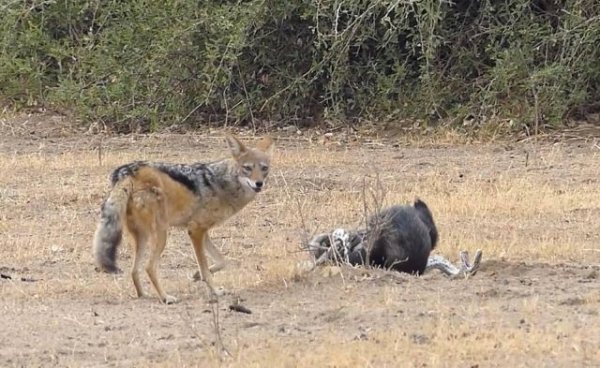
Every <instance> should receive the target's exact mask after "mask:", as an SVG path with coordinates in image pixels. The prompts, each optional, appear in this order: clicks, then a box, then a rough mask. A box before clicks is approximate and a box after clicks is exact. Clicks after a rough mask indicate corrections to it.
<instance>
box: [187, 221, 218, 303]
mask: <svg viewBox="0 0 600 368" xmlns="http://www.w3.org/2000/svg"><path fill="white" fill-rule="evenodd" d="M206 232H207V230H206V229H203V228H199V227H190V228H189V229H188V234H189V236H190V238H191V239H192V245H193V246H194V253H195V254H196V261H197V263H198V267H199V268H200V275H201V276H202V279H203V280H204V282H206V286H208V292H209V296H208V297H209V301H210V302H215V301H216V300H217V293H216V290H215V288H214V286H213V283H212V275H211V273H210V270H209V268H208V260H207V259H206V252H205V239H206Z"/></svg>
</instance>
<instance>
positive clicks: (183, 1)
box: [0, 0, 600, 129]
mask: <svg viewBox="0 0 600 368" xmlns="http://www.w3.org/2000/svg"><path fill="white" fill-rule="evenodd" d="M0 14H1V15H0V17H2V20H1V22H0V96H2V98H3V99H5V100H8V101H12V102H14V103H15V105H16V106H27V105H40V104H41V105H44V106H48V107H52V108H55V109H59V110H62V111H72V112H73V113H74V114H75V115H76V116H78V117H81V118H83V119H84V120H86V121H102V122H105V123H106V124H109V125H112V126H114V127H116V128H119V129H129V128H131V127H132V126H134V125H135V126H137V125H141V126H143V127H146V128H148V129H152V128H156V127H158V126H160V125H165V124H166V125H170V124H173V123H182V122H183V123H186V124H196V123H205V122H210V121H214V122H218V123H224V124H231V123H240V122H245V123H251V124H262V123H261V122H263V121H267V120H268V121H285V122H289V121H294V122H296V123H299V124H304V123H307V122H311V121H315V120H317V121H318V120H320V119H321V118H322V117H326V118H329V119H340V120H343V121H351V120H356V119H370V120H375V121H384V120H385V121H399V120H401V119H407V118H408V119H414V118H427V119H428V120H430V121H435V120H438V119H440V118H447V117H450V118H458V119H460V121H462V118H463V117H465V116H471V117H474V118H476V119H480V118H490V117H501V118H511V119H513V120H515V121H517V122H518V123H521V124H531V123H532V122H534V121H538V122H539V121H544V122H549V123H558V122H561V121H562V120H563V119H564V118H565V117H566V116H568V115H569V114H573V113H580V112H581V111H585V109H586V108H588V107H590V106H597V105H598V104H597V101H599V100H600V48H599V45H600V3H599V2H598V1H596V0H561V1H559V0H532V1H526V0H504V1H493V0H487V1H471V0H456V1H444V0H418V1H417V0H403V1H400V0H394V1H392V0H387V1H383V0H381V1H377V0H375V1H366V0H349V1H339V0H320V1H309V0H298V1H272V0H254V1H241V0H240V1H191V0H167V1H151V0H129V1H118V0H91V1H78V0H75V1H73V0H28V1H9V0H4V1H2V2H0Z"/></svg>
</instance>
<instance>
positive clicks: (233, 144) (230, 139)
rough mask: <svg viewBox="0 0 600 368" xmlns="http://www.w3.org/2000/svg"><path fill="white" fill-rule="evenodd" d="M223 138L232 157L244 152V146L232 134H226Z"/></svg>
mask: <svg viewBox="0 0 600 368" xmlns="http://www.w3.org/2000/svg"><path fill="white" fill-rule="evenodd" d="M225 139H226V140H227V145H228V146H229V150H230V151H231V154H232V155H233V157H239V156H240V155H241V154H242V153H244V152H246V146H244V144H243V143H242V142H240V140H239V139H237V138H236V137H234V136H233V135H230V134H227V135H226V136H225Z"/></svg>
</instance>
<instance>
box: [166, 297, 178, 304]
mask: <svg viewBox="0 0 600 368" xmlns="http://www.w3.org/2000/svg"><path fill="white" fill-rule="evenodd" d="M178 301H179V299H177V298H176V297H174V296H171V295H165V297H164V299H163V303H165V304H175V303H177V302H178Z"/></svg>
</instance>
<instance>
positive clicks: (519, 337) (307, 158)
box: [0, 132, 600, 367]
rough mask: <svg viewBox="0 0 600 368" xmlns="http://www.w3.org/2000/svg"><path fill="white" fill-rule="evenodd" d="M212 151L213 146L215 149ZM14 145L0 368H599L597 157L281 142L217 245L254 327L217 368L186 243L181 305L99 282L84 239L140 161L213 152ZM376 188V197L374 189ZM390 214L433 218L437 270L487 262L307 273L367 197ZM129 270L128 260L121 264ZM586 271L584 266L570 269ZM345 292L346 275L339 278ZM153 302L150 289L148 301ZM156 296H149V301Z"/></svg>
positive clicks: (577, 147) (231, 343)
mask: <svg viewBox="0 0 600 368" xmlns="http://www.w3.org/2000/svg"><path fill="white" fill-rule="evenodd" d="M216 135H217V136H221V133H220V132H217V134H216ZM99 142H100V140H99V138H98V137H93V138H92V139H91V140H87V139H84V138H74V137H66V138H54V139H49V140H41V141H40V140H34V139H29V138H28V139H25V138H15V139H13V140H8V139H5V140H4V141H2V148H1V150H0V170H1V171H2V172H3V175H2V177H1V178H0V200H1V201H0V233H1V234H2V238H1V240H0V272H2V273H5V274H11V275H13V276H15V277H16V278H18V277H31V278H33V279H35V280H38V281H36V282H20V281H18V279H16V278H15V279H14V280H12V281H8V280H0V294H1V295H2V301H1V302H0V325H2V326H4V327H3V328H4V329H5V333H4V335H3V336H0V365H3V366H13V365H15V366H16V365H27V366H36V365H49V364H58V365H61V366H81V365H102V364H109V365H118V366H133V365H135V366H140V365H150V366H178V367H179V366H200V365H220V364H223V365H225V366H232V367H259V366H282V367H288V366H289V367H305V366H306V367H308V366H311V367H312V366H332V367H333V366H335V367H342V366H365V367H369V366H372V367H386V366H388V367H394V366H434V367H438V366H463V367H464V366H477V365H478V366H480V367H486V366H508V365H512V366H590V365H594V364H597V363H600V355H599V353H598V351H599V350H598V346H600V332H599V331H598V329H597V328H584V327H590V326H598V324H599V323H600V317H599V316H598V312H597V311H598V307H599V305H600V297H599V296H598V295H600V290H599V287H598V282H597V276H594V272H596V274H597V272H598V271H597V268H594V266H593V265H597V264H598V262H599V261H600V248H599V247H598V244H599V241H600V223H599V222H598V221H597V219H598V218H599V215H600V185H599V181H600V178H599V176H598V173H600V149H598V146H597V144H595V143H596V141H595V142H592V143H589V141H586V142H584V143H579V144H571V143H562V144H561V143H558V144H547V143H546V144H532V143H524V144H516V145H512V146H507V145H503V144H482V145H444V146H431V145H430V144H427V145H422V144H420V145H401V146H398V147H393V146H392V145H391V144H388V142H385V141H377V142H375V143H376V144H368V145H360V144H356V145H354V146H343V145H342V146H338V145H335V144H333V145H331V146H324V145H320V144H317V143H312V144H311V143H307V142H305V141H300V140H297V141H295V140H281V141H280V147H279V149H278V152H277V154H276V157H275V161H274V168H273V171H272V174H271V177H270V181H269V183H268V184H267V186H268V188H267V190H266V191H265V193H264V194H261V196H260V197H259V198H258V200H257V201H256V202H255V203H253V204H251V205H250V206H249V207H248V208H246V209H244V210H243V212H242V213H241V214H240V215H239V216H236V217H235V218H234V219H231V220H230V221H229V222H228V223H227V224H226V225H224V226H222V227H221V228H219V229H216V230H215V232H214V234H213V237H214V238H215V239H216V240H217V244H220V245H221V246H222V248H223V249H224V250H225V251H226V252H227V254H228V258H230V259H232V260H233V265H232V266H231V267H229V268H227V269H225V270H224V271H223V272H220V273H218V274H216V275H215V282H216V283H218V284H220V285H223V286H224V287H225V288H227V289H228V290H232V291H233V292H234V293H235V294H236V296H241V297H242V298H243V299H244V300H245V301H244V303H245V304H246V305H247V306H248V307H249V308H250V309H252V310H253V312H254V313H253V314H252V315H241V314H236V313H233V312H230V311H228V310H227V304H226V303H228V302H229V301H230V299H232V298H233V297H231V298H229V299H228V298H223V299H222V301H221V304H220V310H221V318H222V328H223V337H224V340H225V343H226V344H227V345H228V348H229V349H230V350H231V351H232V353H233V357H231V358H228V359H227V360H225V361H223V362H222V361H221V360H220V357H219V356H218V354H217V353H216V352H215V349H214V347H213V346H212V343H213V341H214V335H213V333H212V331H213V330H212V327H211V317H210V313H204V311H207V310H208V308H207V306H206V304H205V289H204V285H202V284H198V283H194V282H191V281H190V279H189V278H190V276H191V274H192V273H193V271H194V270H195V264H194V260H193V257H192V251H191V247H190V246H189V244H188V240H187V238H186V235H185V234H184V232H183V231H180V230H175V231H173V232H172V233H171V235H170V238H169V245H168V246H167V249H166V251H165V255H164V257H163V261H162V267H161V274H162V277H163V279H164V284H165V287H166V288H167V290H170V291H171V293H172V294H174V295H177V296H180V297H181V298H182V302H181V303H179V304H177V305H174V306H168V307H167V306H163V305H160V304H159V303H158V301H157V300H155V299H154V298H153V299H144V300H136V299H133V298H132V295H133V287H132V284H131V282H130V280H129V278H128V277H126V276H119V277H113V276H107V275H100V274H97V273H95V272H94V271H93V262H92V258H91V251H90V245H91V237H92V234H93V230H94V228H95V223H96V221H97V218H98V210H99V204H100V202H101V200H102V198H103V196H104V193H105V191H106V190H107V179H106V177H107V175H108V173H109V171H110V170H111V168H113V167H115V166H117V165H119V164H122V163H124V162H126V161H131V160H134V159H151V160H165V161H183V162H189V161H197V160H210V159H214V158H218V157H221V156H222V155H223V154H225V152H226V151H225V145H224V144H222V142H221V140H220V139H216V138H215V137H213V136H195V135H189V136H173V135H163V136H149V137H144V136H141V137H110V138H106V139H105V140H104V141H103V143H102V145H103V150H102V151H103V152H102V161H101V162H100V161H99V155H98V151H97V147H98V143H99ZM377 178H379V179H377ZM377 180H380V181H381V183H382V185H383V187H384V188H385V191H386V197H385V202H386V204H395V203H407V202H409V201H412V200H413V199H414V198H415V197H417V196H418V197H420V198H422V199H423V200H425V201H426V202H427V203H428V205H429V206H430V207H431V208H432V210H433V212H434V217H435V219H436V222H437V224H438V227H439V230H440V233H441V242H440V245H439V250H438V251H439V253H441V254H444V255H445V256H447V257H449V258H451V259H456V256H457V255H458V251H459V250H461V249H467V250H470V251H471V252H473V251H474V250H475V249H477V248H481V249H483V250H484V261H487V263H484V267H483V268H482V271H481V272H480V274H478V275H477V276H476V277H475V278H473V279H470V280H466V281H450V280H447V279H445V278H444V277H442V276H441V275H439V274H431V275H426V276H424V277H421V278H414V277H410V276H405V275H397V276H395V277H389V276H387V275H386V274H385V273H381V272H376V271H365V270H354V269H343V270H342V273H341V274H340V275H334V276H327V275H326V274H325V273H322V272H320V271H316V272H314V273H311V274H304V273H302V272H300V271H298V270H297V268H296V262H297V261H300V260H305V259H307V255H306V254H305V253H302V252H298V245H299V244H300V242H301V240H302V237H303V235H304V234H303V230H304V229H302V226H301V219H300V215H299V207H298V206H300V209H301V212H302V214H303V216H304V218H305V221H306V224H307V227H308V229H306V230H308V231H310V232H316V231H328V230H330V229H332V228H333V227H338V226H346V227H356V226H360V224H361V222H362V221H363V219H362V216H363V198H362V194H363V185H364V183H366V184H367V188H366V190H367V192H369V191H370V190H375V189H374V184H375V183H376V181H377ZM119 261H120V263H121V265H122V266H123V267H125V268H126V269H127V268H128V267H129V262H130V261H131V260H130V257H129V249H128V247H127V246H124V247H122V248H121V254H120V259H119ZM578 265H582V266H578ZM334 274H335V273H334ZM147 287H148V288H149V285H148V286H147ZM148 290H151V289H148Z"/></svg>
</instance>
